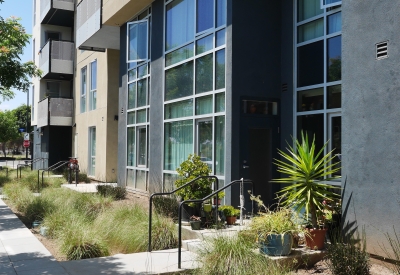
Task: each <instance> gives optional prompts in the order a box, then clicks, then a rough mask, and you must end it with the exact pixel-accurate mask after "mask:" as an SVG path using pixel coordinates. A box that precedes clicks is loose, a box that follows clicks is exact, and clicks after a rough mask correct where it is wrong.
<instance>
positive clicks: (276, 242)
mask: <svg viewBox="0 0 400 275" xmlns="http://www.w3.org/2000/svg"><path fill="white" fill-rule="evenodd" d="M282 238H283V239H282ZM292 242H293V239H292V235H291V234H283V235H281V234H270V235H268V237H267V242H266V243H265V242H260V252H261V253H262V254H266V255H270V256H285V255H289V254H290V252H291V250H292Z"/></svg>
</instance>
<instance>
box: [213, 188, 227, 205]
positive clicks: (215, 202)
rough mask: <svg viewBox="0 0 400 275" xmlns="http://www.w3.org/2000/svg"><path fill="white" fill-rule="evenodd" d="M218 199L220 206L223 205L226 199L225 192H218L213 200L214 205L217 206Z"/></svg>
mask: <svg viewBox="0 0 400 275" xmlns="http://www.w3.org/2000/svg"><path fill="white" fill-rule="evenodd" d="M217 197H218V205H221V200H222V199H223V198H224V197H225V192H224V191H221V192H218V194H217V196H215V197H214V198H213V204H214V205H216V204H217Z"/></svg>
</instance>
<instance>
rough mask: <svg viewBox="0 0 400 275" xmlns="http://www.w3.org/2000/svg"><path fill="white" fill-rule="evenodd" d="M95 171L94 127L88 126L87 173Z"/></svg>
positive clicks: (93, 173)
mask: <svg viewBox="0 0 400 275" xmlns="http://www.w3.org/2000/svg"><path fill="white" fill-rule="evenodd" d="M95 172H96V127H90V128H89V175H91V176H94V175H95Z"/></svg>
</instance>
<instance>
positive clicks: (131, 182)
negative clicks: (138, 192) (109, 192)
mask: <svg viewBox="0 0 400 275" xmlns="http://www.w3.org/2000/svg"><path fill="white" fill-rule="evenodd" d="M126 186H128V187H132V188H135V170H132V169H127V170H126Z"/></svg>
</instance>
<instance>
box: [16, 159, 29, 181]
mask: <svg viewBox="0 0 400 275" xmlns="http://www.w3.org/2000/svg"><path fill="white" fill-rule="evenodd" d="M27 166H29V164H26V163H22V164H21V163H19V164H17V179H18V170H19V178H21V177H22V169H21V168H22V167H27Z"/></svg>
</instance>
